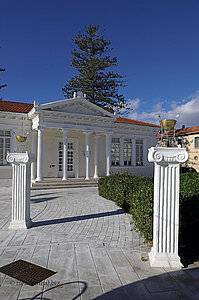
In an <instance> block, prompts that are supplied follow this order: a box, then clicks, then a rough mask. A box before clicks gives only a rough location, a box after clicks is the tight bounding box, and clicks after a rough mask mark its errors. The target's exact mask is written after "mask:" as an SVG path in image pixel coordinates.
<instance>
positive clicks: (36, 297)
mask: <svg viewBox="0 0 199 300" xmlns="http://www.w3.org/2000/svg"><path fill="white" fill-rule="evenodd" d="M71 284H78V285H79V284H81V285H83V287H81V292H80V293H79V294H77V295H76V296H74V297H73V296H71V298H68V297H67V298H66V300H76V299H80V296H81V295H82V294H83V293H84V292H85V291H86V290H87V287H88V285H87V283H86V282H84V281H71V282H66V283H63V284H59V285H56V286H54V287H52V288H49V289H47V290H45V291H43V292H41V293H39V294H37V295H35V296H33V297H31V298H19V300H37V299H38V300H41V299H42V300H54V299H59V300H62V299H63V300H65V298H57V297H56V296H55V298H54V297H53V298H52V297H51V296H50V298H48V295H47V293H48V292H49V291H51V292H55V293H56V290H55V289H59V288H63V287H64V286H66V285H71ZM46 297H47V298H46Z"/></svg>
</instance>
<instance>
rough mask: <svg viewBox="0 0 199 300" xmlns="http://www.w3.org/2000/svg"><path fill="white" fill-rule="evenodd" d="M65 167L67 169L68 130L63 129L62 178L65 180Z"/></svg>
mask: <svg viewBox="0 0 199 300" xmlns="http://www.w3.org/2000/svg"><path fill="white" fill-rule="evenodd" d="M67 167H68V130H65V129H63V178H62V180H67V177H68V176H67Z"/></svg>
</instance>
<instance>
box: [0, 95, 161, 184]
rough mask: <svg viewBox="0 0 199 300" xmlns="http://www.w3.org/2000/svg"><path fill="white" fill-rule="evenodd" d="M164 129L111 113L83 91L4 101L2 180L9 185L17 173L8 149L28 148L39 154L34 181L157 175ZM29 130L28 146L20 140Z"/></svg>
mask: <svg viewBox="0 0 199 300" xmlns="http://www.w3.org/2000/svg"><path fill="white" fill-rule="evenodd" d="M158 131H159V126H157V125H154V124H149V123H145V122H141V121H135V120H131V119H127V118H123V117H118V116H116V115H113V114H111V113H109V112H107V111H106V110H104V109H102V108H100V107H99V106H97V105H95V104H93V103H91V102H89V101H88V100H86V97H85V95H83V94H82V93H81V92H78V93H74V97H73V98H71V99H64V100H60V101H55V102H50V103H45V104H41V105H39V104H38V102H37V101H35V102H34V105H33V104H28V103H21V102H12V101H2V100H0V181H1V184H8V183H9V182H10V181H11V177H12V167H11V165H9V164H8V163H7V161H6V154H7V152H15V151H18V152H20V151H22V150H23V151H25V150H28V151H30V152H31V153H34V154H35V156H36V162H34V163H32V166H31V180H32V181H33V182H34V181H42V180H44V179H46V178H60V180H68V179H69V178H84V179H85V180H90V179H91V178H98V177H102V176H105V175H109V174H110V173H115V172H128V173H129V174H134V175H142V176H151V175H152V172H153V170H152V168H153V164H152V163H149V162H148V160H147V153H148V148H149V147H151V146H155V145H156V143H157V133H158ZM27 133H28V135H27V140H26V142H25V144H24V145H22V144H20V143H19V142H17V140H16V135H24V134H27ZM21 148H23V149H21Z"/></svg>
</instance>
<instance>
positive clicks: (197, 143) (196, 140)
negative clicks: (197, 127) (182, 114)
mask: <svg viewBox="0 0 199 300" xmlns="http://www.w3.org/2000/svg"><path fill="white" fill-rule="evenodd" d="M195 148H199V136H197V137H195Z"/></svg>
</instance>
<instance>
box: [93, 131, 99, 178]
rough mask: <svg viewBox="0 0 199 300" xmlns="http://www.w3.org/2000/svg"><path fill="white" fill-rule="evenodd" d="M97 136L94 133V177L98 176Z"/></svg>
mask: <svg viewBox="0 0 199 300" xmlns="http://www.w3.org/2000/svg"><path fill="white" fill-rule="evenodd" d="M98 141H99V136H98V135H95V153H94V178H98V160H99V159H98V153H99V151H98V145H99V143H98Z"/></svg>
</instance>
